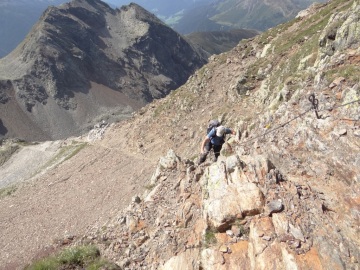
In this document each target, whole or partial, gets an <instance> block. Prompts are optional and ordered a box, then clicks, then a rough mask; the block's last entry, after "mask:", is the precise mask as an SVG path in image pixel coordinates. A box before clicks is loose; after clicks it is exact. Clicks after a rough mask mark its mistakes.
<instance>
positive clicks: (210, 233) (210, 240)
mask: <svg viewBox="0 0 360 270" xmlns="http://www.w3.org/2000/svg"><path fill="white" fill-rule="evenodd" d="M216 233H217V231H215V229H212V228H210V229H208V230H206V232H205V235H204V241H203V244H204V246H205V247H206V248H208V247H210V246H213V245H215V244H216V243H217V239H216V236H215V234H216Z"/></svg>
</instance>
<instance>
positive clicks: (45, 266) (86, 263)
mask: <svg viewBox="0 0 360 270" xmlns="http://www.w3.org/2000/svg"><path fill="white" fill-rule="evenodd" d="M25 269H26V270H58V269H87V270H97V269H108V270H111V269H120V268H119V267H118V266H116V265H115V264H113V263H110V262H109V261H107V260H105V259H102V258H101V256H100V251H99V249H98V248H97V247H95V246H79V247H73V248H69V249H65V250H63V251H62V252H60V253H58V254H56V255H53V256H50V257H47V258H44V259H42V260H39V261H37V262H35V263H33V264H32V265H30V266H28V267H26V268H25Z"/></svg>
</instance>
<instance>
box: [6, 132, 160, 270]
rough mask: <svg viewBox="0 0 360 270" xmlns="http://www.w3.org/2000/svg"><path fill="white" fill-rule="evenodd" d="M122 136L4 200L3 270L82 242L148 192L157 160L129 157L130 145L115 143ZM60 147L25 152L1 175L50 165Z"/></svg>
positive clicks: (87, 148) (96, 146)
mask: <svg viewBox="0 0 360 270" xmlns="http://www.w3.org/2000/svg"><path fill="white" fill-rule="evenodd" d="M116 136H118V130H116V129H114V130H110V131H109V136H108V137H109V139H104V140H102V141H99V142H94V143H93V144H90V145H87V146H85V147H84V148H83V149H82V150H81V151H80V152H78V153H77V154H76V156H75V157H76V158H75V157H72V158H70V159H68V160H66V161H64V162H62V163H61V164H60V165H58V166H57V167H55V168H53V169H51V170H48V171H47V172H45V173H43V174H42V175H39V176H38V177H36V178H35V179H32V180H31V181H28V182H26V183H24V184H22V185H20V186H19V187H18V189H17V191H16V192H15V193H14V194H12V195H11V196H7V197H5V198H3V199H1V200H0V216H1V219H0V231H1V235H0V250H1V252H0V269H22V268H23V266H24V265H26V264H27V263H29V262H30V261H31V260H32V259H33V258H34V257H36V256H39V255H42V254H44V253H46V252H47V251H49V250H51V249H52V246H53V245H54V244H56V243H58V242H61V241H63V240H64V239H66V238H67V237H68V236H75V237H76V236H81V235H82V234H84V232H85V231H86V230H87V228H89V227H91V226H93V225H94V224H100V225H101V224H103V223H105V222H106V221H107V220H108V219H109V218H111V217H113V216H114V215H115V214H116V213H117V212H118V211H120V210H121V209H123V208H124V207H125V206H127V205H128V204H129V202H130V200H131V198H132V197H133V196H134V195H135V194H142V193H143V192H144V190H145V186H146V185H147V181H149V180H150V177H151V175H152V173H153V172H154V167H155V165H156V162H157V160H156V159H155V160H151V159H146V158H145V157H144V156H143V155H142V154H141V153H137V152H135V153H131V152H129V150H128V149H127V148H126V147H125V145H126V142H124V141H123V142H121V141H119V140H118V141H117V142H115V141H114V140H113V139H112V138H114V137H116ZM58 146H59V144H58V143H47V144H44V145H38V146H37V147H34V148H31V149H27V150H26V149H23V150H22V151H21V152H19V153H18V154H17V155H16V156H14V157H13V158H14V160H13V161H14V163H12V162H9V165H7V166H5V167H4V168H2V169H1V170H2V171H1V175H3V173H4V172H5V171H9V173H8V175H11V170H14V168H15V167H14V166H18V167H19V169H21V171H23V173H22V174H25V173H26V170H29V168H30V167H31V166H32V165H33V164H32V163H38V164H39V166H40V163H41V162H40V161H39V160H37V159H36V158H35V157H39V159H41V158H42V162H45V161H46V159H47V158H49V157H50V158H53V156H54V154H55V153H56V148H57V147H58ZM63 147H64V145H63ZM45 153H46V154H45ZM51 155H52V156H51ZM40 157H41V158H40ZM15 160H16V161H15ZM26 164H27V165H26ZM6 167H7V168H6ZM34 170H35V168H34ZM7 177H8V178H7V179H10V176H7ZM19 179H20V178H18V180H19ZM18 180H17V181H18ZM9 181H10V180H6V183H9ZM19 181H20V180H19ZM4 183H5V182H4Z"/></svg>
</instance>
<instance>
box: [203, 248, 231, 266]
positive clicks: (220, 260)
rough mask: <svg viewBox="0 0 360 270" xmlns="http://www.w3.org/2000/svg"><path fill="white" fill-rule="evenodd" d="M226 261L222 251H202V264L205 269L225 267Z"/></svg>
mask: <svg viewBox="0 0 360 270" xmlns="http://www.w3.org/2000/svg"><path fill="white" fill-rule="evenodd" d="M226 249H227V247H226ZM224 263H225V260H224V257H223V255H222V253H221V251H216V250H212V249H204V250H203V251H202V252H201V266H202V267H203V268H204V269H214V270H215V269H225V268H224Z"/></svg>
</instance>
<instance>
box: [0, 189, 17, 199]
mask: <svg viewBox="0 0 360 270" xmlns="http://www.w3.org/2000/svg"><path fill="white" fill-rule="evenodd" d="M16 190H17V187H16V186H10V187H6V188H1V189H0V200H1V199H3V198H5V197H6V196H10V195H11V194H13V193H14V192H15V191H16Z"/></svg>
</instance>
